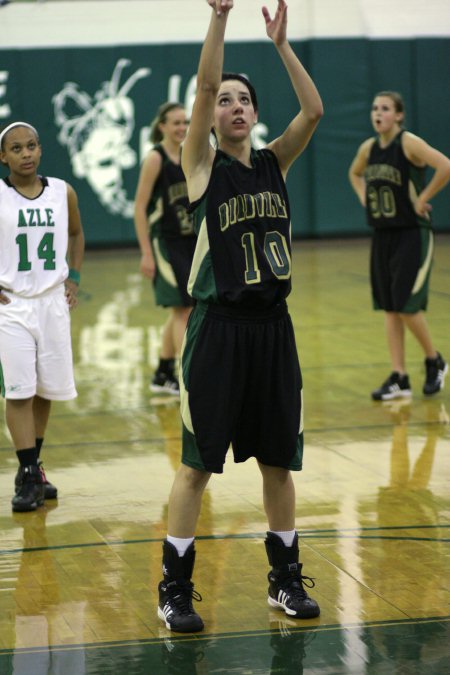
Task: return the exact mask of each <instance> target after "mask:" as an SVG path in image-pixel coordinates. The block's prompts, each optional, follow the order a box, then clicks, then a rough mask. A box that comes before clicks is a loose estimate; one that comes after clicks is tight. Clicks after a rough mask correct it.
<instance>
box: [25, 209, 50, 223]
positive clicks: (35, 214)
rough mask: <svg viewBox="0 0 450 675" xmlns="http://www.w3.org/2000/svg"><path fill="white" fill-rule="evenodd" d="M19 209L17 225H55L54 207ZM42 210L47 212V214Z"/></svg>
mask: <svg viewBox="0 0 450 675" xmlns="http://www.w3.org/2000/svg"><path fill="white" fill-rule="evenodd" d="M25 211H26V213H27V215H25V212H24V210H23V209H19V214H18V220H17V227H54V226H55V221H54V220H53V209H25ZM42 212H45V216H44V215H43V213H42Z"/></svg>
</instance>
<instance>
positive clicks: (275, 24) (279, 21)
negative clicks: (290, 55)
mask: <svg viewBox="0 0 450 675" xmlns="http://www.w3.org/2000/svg"><path fill="white" fill-rule="evenodd" d="M262 13H263V17H264V21H265V22H266V33H267V36H268V37H270V39H271V40H272V41H273V43H274V44H275V45H280V44H282V43H283V42H285V40H286V29H287V4H286V2H285V0H278V7H277V11H276V12H275V16H274V17H273V19H271V17H270V13H269V10H268V9H267V7H263V8H262Z"/></svg>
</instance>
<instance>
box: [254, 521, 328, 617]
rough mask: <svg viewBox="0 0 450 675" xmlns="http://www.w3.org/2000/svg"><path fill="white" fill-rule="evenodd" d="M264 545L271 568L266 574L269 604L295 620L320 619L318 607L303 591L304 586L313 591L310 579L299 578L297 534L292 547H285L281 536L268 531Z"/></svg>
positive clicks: (300, 572) (312, 583)
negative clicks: (318, 617) (317, 617)
mask: <svg viewBox="0 0 450 675" xmlns="http://www.w3.org/2000/svg"><path fill="white" fill-rule="evenodd" d="M265 545H266V551H267V557H268V559H269V564H270V565H271V566H272V569H271V571H270V572H269V574H268V579H269V597H268V599H267V602H268V603H269V605H270V606H271V607H275V608H276V609H283V610H284V611H285V612H286V614H288V615H289V616H292V617H296V618H297V619H313V618H314V617H316V616H319V614H320V607H319V605H318V604H317V602H316V601H315V600H313V599H312V598H310V597H309V595H308V593H307V592H306V591H305V589H304V586H309V588H313V587H314V586H315V584H314V581H313V579H311V578H310V577H305V576H303V575H302V564H301V563H299V562H298V557H299V553H298V535H297V534H296V535H295V538H294V541H293V543H292V546H285V545H284V543H283V541H282V539H280V537H278V536H277V535H276V534H274V533H273V532H268V533H267V538H266V540H265ZM306 581H308V582H309V583H305V582H306Z"/></svg>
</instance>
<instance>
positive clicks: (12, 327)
mask: <svg viewBox="0 0 450 675" xmlns="http://www.w3.org/2000/svg"><path fill="white" fill-rule="evenodd" d="M3 292H4V293H5V295H7V296H8V297H9V299H10V300H11V302H10V303H9V304H8V305H0V363H1V368H2V371H3V383H4V387H5V398H7V399H24V398H31V397H32V396H34V395H35V394H37V395H38V396H41V397H42V398H45V399H49V400H54V401H68V400H70V399H72V398H75V397H76V396H77V391H76V389H75V383H74V377H73V359H72V340H71V335H70V312H69V305H68V304H67V301H66V298H65V294H64V285H61V286H58V288H56V289H52V290H51V291H49V292H47V293H46V294H44V295H42V296H39V297H35V298H21V297H19V296H17V295H15V294H14V293H8V292H6V291H3Z"/></svg>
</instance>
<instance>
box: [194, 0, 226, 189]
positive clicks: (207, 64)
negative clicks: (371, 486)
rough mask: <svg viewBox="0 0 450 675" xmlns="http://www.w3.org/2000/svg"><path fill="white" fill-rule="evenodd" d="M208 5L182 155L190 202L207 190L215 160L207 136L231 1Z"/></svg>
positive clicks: (219, 75) (220, 71)
mask: <svg viewBox="0 0 450 675" xmlns="http://www.w3.org/2000/svg"><path fill="white" fill-rule="evenodd" d="M207 2H208V4H209V5H210V7H211V8H212V9H213V11H212V13H211V21H210V23H209V28H208V32H207V34H206V38H205V41H204V43H203V47H202V51H201V54H200V61H199V64H198V72H197V93H196V96H195V101H194V106H193V108H192V115H191V121H190V124H189V130H188V133H187V136H186V140H185V142H184V145H183V150H182V155H181V162H182V168H183V172H184V175H185V176H186V182H187V187H188V194H189V200H190V201H191V202H193V201H195V200H196V199H198V198H199V197H201V195H202V194H203V193H204V191H205V190H206V187H207V185H208V181H209V177H210V174H211V168H212V164H213V161H214V150H213V149H212V147H211V145H210V142H209V134H210V130H211V127H212V124H213V120H214V106H215V103H216V97H217V92H218V91H219V87H220V82H221V79H222V69H223V53H224V39H225V28H226V25H227V19H228V13H229V11H230V9H231V8H232V7H233V0H207Z"/></svg>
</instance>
